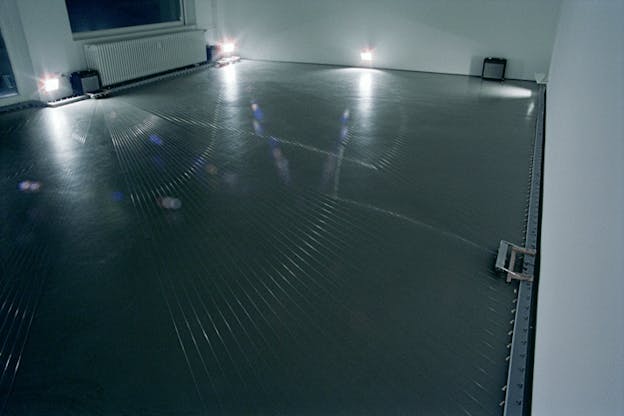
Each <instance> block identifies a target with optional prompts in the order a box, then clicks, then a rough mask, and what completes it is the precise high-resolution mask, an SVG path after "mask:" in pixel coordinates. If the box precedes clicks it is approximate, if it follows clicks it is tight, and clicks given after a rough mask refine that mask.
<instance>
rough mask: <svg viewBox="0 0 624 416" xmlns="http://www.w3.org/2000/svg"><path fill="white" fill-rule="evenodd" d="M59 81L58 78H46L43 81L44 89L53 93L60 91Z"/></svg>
mask: <svg viewBox="0 0 624 416" xmlns="http://www.w3.org/2000/svg"><path fill="white" fill-rule="evenodd" d="M59 85H60V82H59V79H58V78H46V79H44V80H43V89H44V90H45V91H46V92H52V91H56V90H58V89H59Z"/></svg>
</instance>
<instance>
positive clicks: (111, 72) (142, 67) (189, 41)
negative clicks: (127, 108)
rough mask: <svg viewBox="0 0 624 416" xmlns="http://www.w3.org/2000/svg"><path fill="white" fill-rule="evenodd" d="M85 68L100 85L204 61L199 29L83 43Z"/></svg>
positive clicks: (201, 36) (201, 33) (204, 43)
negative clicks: (96, 74)
mask: <svg viewBox="0 0 624 416" xmlns="http://www.w3.org/2000/svg"><path fill="white" fill-rule="evenodd" d="M84 51H85V55H86V60H87V66H88V67H89V69H95V70H97V71H98V72H99V74H100V78H101V80H102V86H109V85H114V84H119V83H121V82H125V81H130V80H133V79H137V78H142V77H146V76H149V75H154V74H158V73H161V72H165V71H169V70H172V69H176V68H182V67H186V66H190V65H193V64H197V63H201V62H205V61H206V42H205V40H204V31H203V30H188V31H183V32H174V33H167V34H161V35H155V36H147V37H139V38H133V39H123V40H114V41H109V42H97V43H90V44H85V45H84Z"/></svg>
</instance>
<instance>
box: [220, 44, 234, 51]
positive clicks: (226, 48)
mask: <svg viewBox="0 0 624 416" xmlns="http://www.w3.org/2000/svg"><path fill="white" fill-rule="evenodd" d="M221 49H222V50H223V52H225V53H232V52H234V50H235V49H236V44H235V43H234V42H225V43H224V44H223V45H222V46H221Z"/></svg>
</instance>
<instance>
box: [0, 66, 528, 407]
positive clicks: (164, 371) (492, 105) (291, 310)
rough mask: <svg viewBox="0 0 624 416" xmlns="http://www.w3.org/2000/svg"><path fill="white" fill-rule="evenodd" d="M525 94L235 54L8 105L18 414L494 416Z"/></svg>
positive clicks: (515, 232)
mask: <svg viewBox="0 0 624 416" xmlns="http://www.w3.org/2000/svg"><path fill="white" fill-rule="evenodd" d="M534 92H535V91H534V86H533V85H532V84H528V83H514V84H512V83H506V84H498V83H491V82H483V81H481V80H480V79H478V78H468V77H461V76H445V75H434V74H422V73H409V72H393V71H375V70H363V69H347V68H332V67H324V66H314V65H296V64H273V63H260V62H243V63H241V64H239V65H236V66H234V67H230V68H224V69H210V70H207V71H204V72H200V73H196V74H194V75H191V76H188V77H185V78H180V79H176V80H172V81H168V82H163V83H160V84H156V85H152V86H149V87H142V88H140V89H137V90H133V91H130V92H128V93H126V94H124V95H119V96H115V97H111V98H107V99H103V100H98V101H95V100H91V101H83V102H79V103H75V104H72V105H69V106H66V107H62V108H57V109H44V110H27V111H23V112H19V113H10V114H4V115H1V116H0V134H1V137H2V139H1V142H0V146H1V147H0V149H1V152H0V166H1V168H0V169H1V171H0V172H1V173H2V174H1V175H0V181H1V182H0V188H1V191H2V195H3V198H2V200H1V201H0V215H1V216H2V219H3V221H2V225H1V227H2V234H1V240H0V244H1V246H0V247H1V249H2V250H1V263H0V265H1V267H2V269H1V271H2V285H3V286H2V287H3V288H7V290H6V291H5V292H1V293H2V296H3V297H2V299H1V302H3V303H2V305H3V308H5V309H3V311H2V317H1V319H3V320H4V321H5V322H7V323H8V325H6V326H3V327H2V328H0V331H4V332H0V334H2V338H0V339H3V340H7V342H5V344H6V345H7V347H6V348H8V346H10V347H11V351H13V353H12V354H11V355H10V356H9V355H8V354H7V353H6V351H8V349H6V348H5V347H0V348H5V349H3V350H2V355H1V356H0V357H1V358H0V360H1V361H2V365H3V366H4V368H5V369H6V370H5V372H4V373H3V379H2V380H0V388H1V389H2V390H1V391H2V396H1V400H2V401H3V402H5V403H6V407H5V412H6V414H11V415H24V414H32V415H39V414H48V415H57V414H58V415H61V414H62V415H69V414H80V415H82V414H106V415H107V414H143V415H169V414H180V415H199V414H221V413H223V414H345V415H346V414H442V415H444V414H447V415H454V414H470V415H480V414H501V413H502V408H501V407H500V406H499V403H500V401H501V400H503V398H504V393H503V392H502V391H501V387H502V386H503V385H504V384H505V381H506V371H507V362H506V361H505V358H506V356H507V355H508V354H509V350H508V349H507V344H508V343H509V342H510V337H509V335H508V331H509V330H510V329H511V326H510V320H512V319H513V314H512V313H511V310H512V309H513V301H514V298H515V295H514V287H515V286H513V285H507V284H506V283H505V282H504V281H503V280H502V279H499V278H498V277H496V276H495V275H494V273H493V271H492V264H493V261H494V257H495V249H496V247H497V244H498V241H499V240H500V239H501V238H505V239H507V240H510V241H522V237H523V225H524V224H523V220H524V212H525V209H526V205H527V201H526V195H527V189H528V188H527V181H528V180H529V165H530V156H531V150H532V144H533V133H534V126H535V115H534V114H533V113H534V110H535V93H534ZM252 104H256V106H254V107H253V108H252ZM254 109H255V111H254ZM345 110H348V113H349V116H348V117H345ZM254 120H255V122H254ZM24 181H30V184H26V185H25V184H24ZM33 182H34V183H39V185H40V187H39V188H37V187H36V186H35V188H34V189H32V186H31V184H32V183H33ZM20 184H21V187H20ZM27 185H28V186H27ZM20 188H21V189H20ZM166 198H171V199H166ZM176 204H181V206H180V207H179V209H167V207H171V206H175V205H176ZM27 288H28V289H27ZM38 293H42V295H41V296H40V298H39V297H38V296H37V294H38ZM38 299H39V303H38V308H37V309H36V314H34V315H33V311H34V310H35V306H36V305H37V300H38ZM19 302H21V303H19ZM4 305H6V306H4ZM18 305H31V306H29V307H28V308H25V307H19V308H18ZM9 307H11V308H12V309H9ZM18 309H19V310H20V311H22V315H24V317H25V318H24V319H21V320H17V318H14V317H15V316H19V314H15V311H16V310H18ZM32 316H34V319H33V320H32V326H25V325H26V324H27V323H28V322H29V319H27V318H29V317H32ZM9 327H11V328H12V329H11V331H9V329H8V328H9ZM18 328H21V331H20V332H19V333H18V332H17V329H18ZM26 333H29V337H28V339H27V341H28V342H26V343H25V342H24V341H25V340H26V337H25V334H26ZM22 346H25V347H24V349H23V351H22V350H21V348H22ZM18 359H19V360H20V362H19V371H17V372H16V371H15V368H16V367H17V364H18V362H17V360H18ZM15 373H16V374H17V376H16V377H15V381H14V383H11V380H12V378H13V377H12V374H15ZM11 385H12V389H11V390H12V391H11V394H10V395H8V392H9V389H10V387H11Z"/></svg>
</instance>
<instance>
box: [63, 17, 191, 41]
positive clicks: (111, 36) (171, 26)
mask: <svg viewBox="0 0 624 416" xmlns="http://www.w3.org/2000/svg"><path fill="white" fill-rule="evenodd" d="M192 29H196V26H195V25H185V24H184V23H182V22H180V21H178V22H169V23H156V24H152V25H143V26H130V27H122V28H118V29H108V30H96V31H93V32H81V33H74V36H73V38H74V41H77V42H82V41H93V42H98V41H106V40H116V39H128V38H135V37H142V36H146V35H158V34H161V33H165V32H167V33H169V32H182V31H185V30H192Z"/></svg>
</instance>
